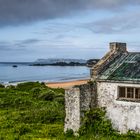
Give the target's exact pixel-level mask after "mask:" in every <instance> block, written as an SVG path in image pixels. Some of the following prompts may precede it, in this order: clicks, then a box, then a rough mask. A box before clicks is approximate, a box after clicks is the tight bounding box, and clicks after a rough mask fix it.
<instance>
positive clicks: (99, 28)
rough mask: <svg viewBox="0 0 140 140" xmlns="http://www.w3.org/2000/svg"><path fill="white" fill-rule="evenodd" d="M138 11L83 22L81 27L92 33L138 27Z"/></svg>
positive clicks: (125, 30)
mask: <svg viewBox="0 0 140 140" xmlns="http://www.w3.org/2000/svg"><path fill="white" fill-rule="evenodd" d="M139 18H140V13H139V12H138V13H131V14H130V13H127V14H124V15H120V16H118V15H117V16H114V17H111V18H106V19H102V20H99V21H95V22H91V23H87V24H84V25H83V27H84V28H87V29H89V30H90V31H92V32H94V33H105V34H114V33H119V34H120V33H125V32H130V31H131V30H134V29H139V27H140V21H139Z"/></svg>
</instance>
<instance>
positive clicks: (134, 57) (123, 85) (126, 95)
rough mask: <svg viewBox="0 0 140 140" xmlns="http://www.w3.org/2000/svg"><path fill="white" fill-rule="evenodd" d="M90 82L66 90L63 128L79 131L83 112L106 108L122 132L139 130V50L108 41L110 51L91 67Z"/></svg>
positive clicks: (116, 127) (117, 128) (114, 123)
mask: <svg viewBox="0 0 140 140" xmlns="http://www.w3.org/2000/svg"><path fill="white" fill-rule="evenodd" d="M91 81H96V85H90V84H85V85H81V86H75V87H73V88H71V89H68V90H66V93H65V110H66V118H65V131H66V130H67V129H73V130H74V132H76V131H78V129H79V127H80V126H81V124H82V122H81V118H82V117H83V116H84V113H83V112H84V111H87V110H90V109H91V108H94V107H97V106H98V107H103V108H105V109H106V112H107V114H106V116H107V117H108V118H109V119H110V120H111V121H112V124H113V127H114V128H115V129H116V130H118V131H120V132H121V133H126V132H127V131H128V130H134V131H136V132H140V53H139V52H128V51H127V47H126V43H119V42H112V43H110V51H109V52H108V53H107V54H106V55H105V56H104V57H103V58H102V59H101V60H100V61H99V62H98V63H97V64H96V65H95V66H93V68H92V69H91Z"/></svg>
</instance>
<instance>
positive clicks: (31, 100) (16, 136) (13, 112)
mask: <svg viewBox="0 0 140 140" xmlns="http://www.w3.org/2000/svg"><path fill="white" fill-rule="evenodd" d="M64 118H65V110H64V90H63V89H51V88H48V87H46V86H45V85H44V84H43V83H42V84H40V83H38V82H35V83H32V82H29V83H23V84H19V85H17V86H16V87H14V86H8V87H6V88H4V87H3V86H2V85H0V140H49V139H50V140H57V139H58V140H67V139H68V140H69V139H70V140H79V139H80V140H118V139H119V140H123V139H126V140H132V139H140V136H139V135H138V134H134V133H131V132H129V133H128V134H126V135H119V134H118V133H117V132H116V131H114V130H113V129H112V126H111V123H110V121H109V120H107V119H106V118H105V112H104V111H101V110H100V109H95V110H91V111H89V112H87V113H86V116H85V118H84V120H83V122H84V124H83V126H82V127H81V129H80V131H79V134H80V136H78V137H74V136H73V135H72V131H71V130H69V131H68V132H67V133H66V134H64V133H63V128H64Z"/></svg>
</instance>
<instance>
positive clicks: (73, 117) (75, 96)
mask: <svg viewBox="0 0 140 140" xmlns="http://www.w3.org/2000/svg"><path fill="white" fill-rule="evenodd" d="M96 101H97V100H96V85H94V84H92V85H91V84H84V85H80V86H75V87H73V88H70V89H67V90H66V91H65V112H66V117H65V128H64V131H65V132H66V130H69V129H72V130H73V131H74V132H76V131H78V130H79V128H80V126H81V125H82V122H81V119H82V117H84V112H85V111H87V110H90V108H93V107H95V106H96V104H97V102H96Z"/></svg>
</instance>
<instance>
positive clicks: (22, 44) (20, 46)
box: [0, 39, 41, 51]
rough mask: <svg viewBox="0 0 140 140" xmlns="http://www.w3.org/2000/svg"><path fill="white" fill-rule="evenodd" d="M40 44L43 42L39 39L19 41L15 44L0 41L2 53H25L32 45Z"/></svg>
mask: <svg viewBox="0 0 140 140" xmlns="http://www.w3.org/2000/svg"><path fill="white" fill-rule="evenodd" d="M38 42H41V40H38V39H26V40H17V41H14V42H9V41H7V42H6V41H0V51H15V50H16V51H21V50H22V51H25V50H26V48H27V47H28V48H29V47H30V45H31V46H32V45H34V44H37V43H38Z"/></svg>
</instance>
